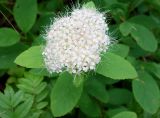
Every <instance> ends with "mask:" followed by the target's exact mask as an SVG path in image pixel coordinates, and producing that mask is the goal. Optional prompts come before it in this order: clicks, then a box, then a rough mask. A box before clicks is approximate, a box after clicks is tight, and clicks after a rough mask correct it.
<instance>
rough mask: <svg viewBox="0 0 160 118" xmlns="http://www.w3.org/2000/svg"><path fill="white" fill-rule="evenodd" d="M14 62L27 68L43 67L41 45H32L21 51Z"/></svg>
mask: <svg viewBox="0 0 160 118" xmlns="http://www.w3.org/2000/svg"><path fill="white" fill-rule="evenodd" d="M15 63H16V64H18V65H20V66H23V67H27V68H43V67H44V64H43V56H42V46H33V47H31V48H29V49H28V50H26V51H24V52H22V53H21V54H20V55H19V56H18V57H17V58H16V60H15Z"/></svg>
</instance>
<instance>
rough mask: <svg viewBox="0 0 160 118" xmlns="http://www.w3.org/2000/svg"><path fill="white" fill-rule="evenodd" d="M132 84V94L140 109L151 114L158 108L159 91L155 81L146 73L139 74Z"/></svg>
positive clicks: (159, 100) (159, 101) (159, 103)
mask: <svg viewBox="0 0 160 118" xmlns="http://www.w3.org/2000/svg"><path fill="white" fill-rule="evenodd" d="M138 78H139V79H137V80H134V81H133V83H132V87H133V93H134V96H135V99H136V100H137V102H138V103H139V104H140V105H141V107H142V108H143V109H144V110H145V111H147V112H149V113H151V114H153V113H156V111H157V110H158V108H159V106H160V91H159V88H158V85H157V83H156V81H155V80H154V79H153V78H152V76H150V75H149V74H148V73H146V72H141V73H139V77H138Z"/></svg>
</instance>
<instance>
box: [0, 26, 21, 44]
mask: <svg viewBox="0 0 160 118" xmlns="http://www.w3.org/2000/svg"><path fill="white" fill-rule="evenodd" d="M0 37H1V40H0V47H6V46H11V45H13V44H15V43H17V42H18V41H19V40H20V36H19V34H18V33H17V32H16V31H14V30H13V29H11V28H0Z"/></svg>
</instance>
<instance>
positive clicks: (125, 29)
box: [119, 21, 133, 36]
mask: <svg viewBox="0 0 160 118" xmlns="http://www.w3.org/2000/svg"><path fill="white" fill-rule="evenodd" d="M132 28H133V25H132V24H131V23H129V22H127V21H126V22H123V23H121V24H120V26H119V30H120V32H121V33H122V34H123V36H127V35H129V34H130V33H131V31H132Z"/></svg>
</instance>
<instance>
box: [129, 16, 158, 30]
mask: <svg viewBox="0 0 160 118" xmlns="http://www.w3.org/2000/svg"><path fill="white" fill-rule="evenodd" d="M144 19H145V20H144ZM128 21H129V22H133V23H136V24H139V25H143V26H145V27H147V28H149V29H153V28H157V27H159V25H160V24H159V22H157V21H156V20H155V19H154V18H153V17H152V16H147V15H136V16H133V17H131V18H130V19H129V20H128Z"/></svg>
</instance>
